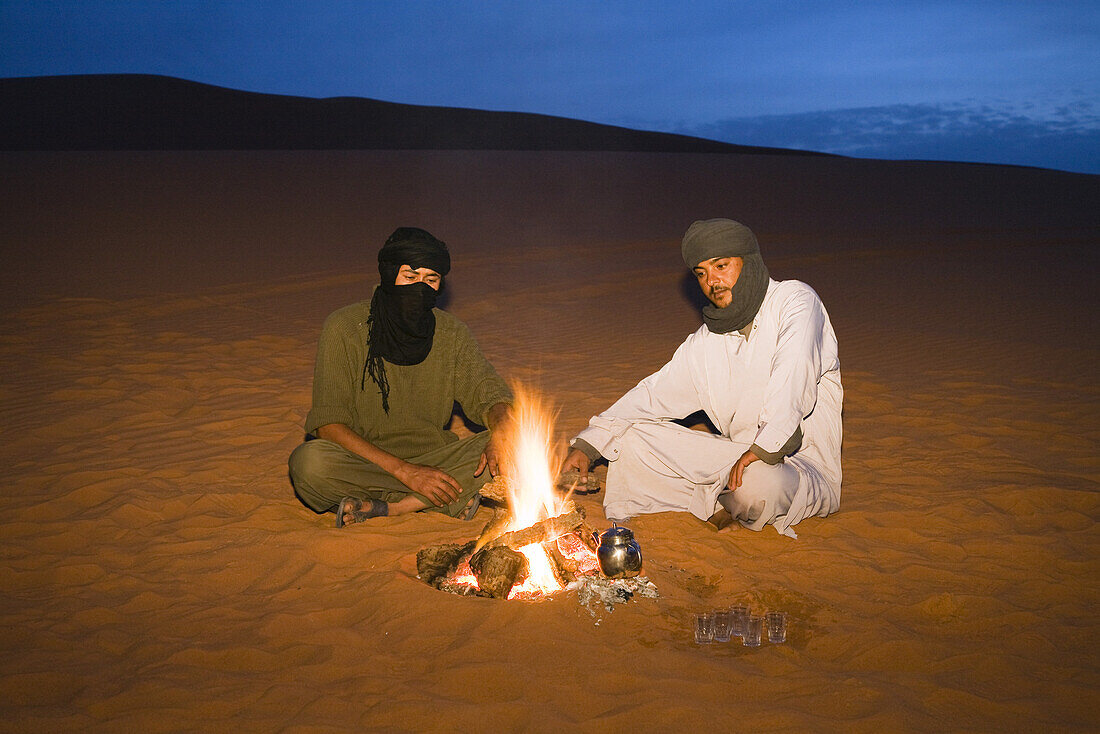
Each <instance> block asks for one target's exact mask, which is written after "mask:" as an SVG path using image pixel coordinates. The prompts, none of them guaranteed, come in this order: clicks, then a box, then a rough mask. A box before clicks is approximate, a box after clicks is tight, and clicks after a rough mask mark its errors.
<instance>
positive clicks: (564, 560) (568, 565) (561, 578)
mask: <svg viewBox="0 0 1100 734" xmlns="http://www.w3.org/2000/svg"><path fill="white" fill-rule="evenodd" d="M542 547H543V548H544V549H545V550H546V555H547V556H548V557H549V558H550V564H551V565H552V566H553V567H554V576H556V577H557V579H558V583H559V584H561V585H562V586H568V585H569V584H571V583H573V582H574V581H576V580H577V571H578V569H577V564H576V563H575V562H574V561H573V560H572V559H571V558H568V557H567V556H566V555H565V554H564V553H562V552H561V548H559V547H558V541H557V540H548V541H546V542H545V543H543V544H542Z"/></svg>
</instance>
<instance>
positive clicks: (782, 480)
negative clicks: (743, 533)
mask: <svg viewBox="0 0 1100 734" xmlns="http://www.w3.org/2000/svg"><path fill="white" fill-rule="evenodd" d="M798 481H799V480H798V470H797V469H795V468H794V467H792V466H789V465H787V464H775V465H768V464H764V463H763V462H759V461H757V462H753V463H752V464H750V465H749V466H748V467H746V468H745V473H744V474H743V476H742V481H741V486H740V487H738V488H737V489H736V490H734V491H733V492H732V493H729V494H726V495H723V496H722V497H720V498H719V500H720V502H721V504H722V506H723V507H725V508H726V509H727V510H729V512H730V514H731V515H733V516H734V517H735V518H737V519H739V520H742V521H745V522H750V523H759V524H760V525H764V524H766V523H768V522H771V521H772V520H773V519H775V517H777V516H779V515H783V514H785V513H786V512H787V510H788V509H789V508H790V506H791V500H792V499H793V497H794V494H795V492H796V491H797V489H798ZM761 520H763V522H760V521H761Z"/></svg>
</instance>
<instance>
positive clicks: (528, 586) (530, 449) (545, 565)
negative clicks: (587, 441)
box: [504, 382, 565, 599]
mask: <svg viewBox="0 0 1100 734" xmlns="http://www.w3.org/2000/svg"><path fill="white" fill-rule="evenodd" d="M512 391H513V392H514V393H515V396H516V400H515V403H514V404H513V406H512V413H511V422H510V425H509V426H508V427H507V428H506V431H507V441H506V442H505V445H506V446H507V449H506V454H505V457H504V465H505V473H506V475H507V476H508V477H510V478H511V479H512V480H513V481H511V482H509V488H508V493H509V495H510V497H509V504H510V506H511V508H512V522H511V524H510V525H509V527H508V530H522V529H523V528H526V527H529V526H531V525H533V524H535V523H536V522H538V521H539V520H545V519H546V518H548V517H554V516H556V515H559V514H561V513H562V511H563V510H564V509H565V501H564V498H562V497H559V496H558V494H557V493H556V492H555V491H554V479H555V477H557V475H558V467H559V466H561V461H562V458H563V457H562V455H561V453H560V451H559V450H557V448H556V444H555V441H554V431H553V427H554V420H555V419H556V418H557V411H556V410H554V409H553V408H552V407H551V406H549V405H548V404H546V402H545V401H543V399H542V398H541V397H540V396H539V395H538V394H536V393H535V392H534V391H532V390H530V389H528V388H526V387H524V386H523V385H522V384H520V383H518V382H516V383H513V384H512ZM519 551H520V552H521V553H523V555H525V556H527V562H528V564H529V565H530V567H531V575H530V576H529V577H528V579H527V580H526V581H524V582H523V583H522V584H518V585H516V586H515V587H514V588H513V589H512V593H511V594H509V595H508V598H509V599H512V598H516V597H527V596H532V595H538V594H552V593H554V592H555V591H560V590H561V588H562V586H561V583H560V582H559V581H558V578H557V576H556V575H555V574H554V568H553V565H552V564H551V562H550V559H549V557H547V555H546V550H545V549H544V548H543V547H542V546H541V545H539V544H538V543H534V544H532V545H528V546H524V547H523V548H520V549H519Z"/></svg>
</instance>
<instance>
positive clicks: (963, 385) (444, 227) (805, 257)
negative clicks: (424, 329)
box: [0, 152, 1100, 732]
mask: <svg viewBox="0 0 1100 734" xmlns="http://www.w3.org/2000/svg"><path fill="white" fill-rule="evenodd" d="M0 165H2V172H3V176H2V177H0V179H2V181H3V184H2V190H0V194H2V195H3V196H2V199H3V201H4V202H5V203H4V204H3V209H2V210H0V214H2V218H0V222H2V227H3V231H2V235H3V242H4V248H5V258H4V259H5V262H6V265H5V268H4V271H5V272H4V273H3V275H2V276H0V285H2V286H3V297H2V298H0V306H2V311H0V376H2V377H0V405H2V406H3V413H4V416H5V420H4V425H3V429H2V430H3V440H2V444H0V445H2V449H0V451H2V454H0V456H2V458H3V464H4V466H5V467H6V468H7V471H6V486H7V489H6V491H4V492H3V493H2V494H0V518H2V520H0V552H2V553H3V558H4V562H3V564H2V569H0V573H2V574H3V576H2V579H3V580H2V583H0V594H2V597H0V598H2V603H0V615H2V617H0V622H2V624H0V629H2V630H3V632H2V633H0V634H2V641H0V673H2V676H3V677H2V679H0V721H2V722H3V723H2V724H0V729H2V730H5V731H20V732H57V731H145V732H158V731H166V732H167V731H226V730H230V728H232V730H239V731H257V732H261V731H262V732H267V731H293V732H336V731H352V730H355V731H375V730H377V731H494V732H498V731H558V730H563V729H569V730H579V731H600V732H611V731H691V730H695V729H698V728H700V727H704V726H711V727H713V728H714V730H721V731H725V730H731V731H732V730H735V731H742V730H743V731H752V730H765V731H843V732H850V731H851V732H883V731H936V732H938V731H988V732H1001V731H1082V732H1083V731H1095V730H1097V729H1098V728H1100V704H1098V697H1097V689H1098V687H1100V666H1098V664H1097V654H1096V653H1097V650H1098V649H1100V647H1098V636H1097V629H1098V626H1097V615H1096V611H1095V610H1096V609H1097V608H1098V606H1100V564H1098V554H1097V551H1098V548H1100V543H1098V541H1100V537H1098V534H1097V528H1096V521H1097V518H1098V517H1100V501H1098V498H1100V494H1098V490H1100V483H1098V478H1100V460H1098V456H1100V452H1098V451H1097V449H1098V440H1100V419H1098V417H1097V408H1098V407H1100V383H1098V380H1097V372H1096V364H1097V357H1098V355H1100V343H1098V331H1097V329H1096V326H1095V323H1096V316H1097V312H1096V307H1095V303H1096V300H1095V295H1094V288H1095V285H1094V281H1095V259H1096V258H1095V255H1094V252H1095V248H1096V246H1097V239H1098V236H1100V230H1098V229H1097V227H1096V219H1095V215H1093V214H1090V213H1088V212H1086V211H1084V208H1083V207H1082V202H1081V201H1080V200H1075V199H1074V198H1073V197H1074V196H1077V197H1079V198H1080V197H1081V196H1082V194H1081V192H1082V191H1084V192H1085V193H1086V194H1088V193H1089V192H1095V191H1096V189H1097V184H1096V178H1097V177H1063V176H1060V175H1058V174H1052V173H1049V172H1042V171H1026V170H1024V169H1006V168H997V167H967V166H954V167H947V166H938V167H937V166H934V165H924V164H888V163H882V162H860V161H844V160H839V159H831V160H830V159H822V160H804V159H780V158H771V157H767V156H761V157H745V158H744V159H740V158H738V157H736V156H727V157H722V156H705V155H663V154H647V155H631V154H568V153H507V154H506V153H409V152H390V153H368V152H357V153H341V152H312V153H310V152H301V153H263V152H255V153H247V154H245V153H240V154H235V153H228V152H223V153H202V152H192V153H18V154H15V153H5V154H0ZM947 179H951V180H950V181H948V180H947ZM937 182H942V183H943V186H942V187H941V186H939V185H938V183H937ZM982 186H984V187H985V188H982ZM1058 186H1062V187H1063V188H1064V189H1065V191H1068V192H1069V193H1065V191H1063V190H1062V189H1058V188H1057V187H1058ZM974 187H977V188H978V189H980V191H978V193H976V194H975V195H974V197H973V198H971V199H969V200H965V201H961V202H960V201H958V200H957V199H956V198H954V195H953V194H952V192H957V191H959V190H966V189H968V188H969V189H974ZM998 187H1001V188H1000V189H998ZM998 190H1001V191H1002V192H1005V196H1004V197H999V196H997V195H996V192H997V191H998ZM1052 191H1053V192H1056V193H1054V194H1052V193H1051V192H1052ZM1028 197H1031V198H1030V199H1029V198H1028ZM1044 197H1049V202H1048V201H1047V199H1044ZM1086 198H1087V197H1086ZM1021 202H1022V203H1021ZM1048 203H1049V206H1048V205H1047V204H1048ZM1041 212H1048V213H1050V214H1049V219H1048V220H1042V214H1041ZM1051 212H1052V213H1051ZM1074 212H1077V213H1078V215H1079V216H1077V218H1076V219H1074V218H1073V217H1071V216H1068V215H1072V214H1073V213H1074ZM1067 213H1068V214H1067ZM712 216H731V217H734V218H739V219H742V220H743V221H745V222H746V223H748V224H750V226H754V228H755V229H756V230H757V232H758V234H759V235H760V240H761V243H762V248H763V252H764V256H765V259H766V261H767V262H768V263H769V265H770V267H771V270H772V273H773V275H774V276H775V277H778V278H798V279H800V280H804V281H805V282H807V283H809V284H811V285H812V286H813V287H814V288H815V289H816V290H817V291H818V292H819V293H820V295H821V297H822V299H823V300H824V302H825V304H826V306H827V308H828V309H829V311H830V313H831V315H832V319H833V323H834V326H835V329H836V332H837V336H838V339H839V342H840V348H841V360H842V367H843V377H844V384H845V388H846V401H845V415H844V418H845V442H844V470H845V478H844V489H843V499H842V504H841V511H840V512H839V513H838V514H836V515H834V516H832V517H829V518H823V519H822V518H812V519H809V520H806V521H804V522H802V523H801V524H799V525H798V526H797V528H796V529H797V532H798V534H799V538H798V539H797V540H792V539H789V538H785V537H781V536H779V535H778V534H776V533H775V532H774V531H773V530H771V529H767V530H765V531H764V532H761V533H753V532H750V531H747V530H743V529H738V530H732V531H724V532H716V531H715V530H714V529H712V528H711V527H709V526H707V525H705V524H702V523H700V522H698V521H697V520H695V519H694V518H692V517H691V516H689V515H686V514H672V513H666V514H660V515H653V516H647V517H641V518H638V519H637V520H636V521H634V522H633V523H632V528H633V529H634V531H635V533H636V536H637V539H638V540H639V542H640V544H641V546H642V549H643V553H644V556H645V571H646V573H647V575H648V576H649V577H650V578H651V579H652V580H653V582H654V583H655V584H656V585H657V587H658V590H659V593H660V597H659V598H658V599H656V600H651V599H640V600H635V601H632V602H630V603H628V604H624V605H620V606H618V607H616V608H615V609H614V611H607V610H606V609H603V608H595V609H589V608H586V607H583V606H580V605H579V604H578V602H577V599H576V596H575V595H572V594H561V595H559V596H557V597H554V598H552V599H550V600H547V601H543V602H540V603H517V602H501V601H494V600H487V599H475V598H462V597H456V596H452V595H448V594H444V593H442V592H439V591H436V590H434V589H432V588H430V587H428V586H427V585H425V584H424V583H422V582H420V581H419V580H417V578H416V569H415V554H416V551H417V550H418V549H420V548H422V547H425V546H428V545H434V544H437V543H441V542H464V541H466V540H468V539H470V538H472V537H474V536H475V535H476V534H477V532H478V530H479V529H480V527H481V525H482V524H483V523H484V521H486V520H488V517H489V515H488V511H487V510H484V509H483V510H482V511H480V512H479V514H478V517H477V518H476V519H475V520H474V521H471V522H462V521H460V520H455V519H451V518H446V517H441V516H437V515H415V516H405V517H400V518H385V519H379V520H376V521H372V522H371V523H369V525H367V526H364V527H354V528H348V529H344V530H337V529H335V528H334V527H333V526H332V516H331V515H325V516H317V515H314V514H313V513H312V512H310V511H308V510H307V509H306V508H305V507H303V506H302V505H301V504H300V503H298V501H297V500H296V499H295V498H294V496H293V494H292V492H291V488H290V486H289V483H288V481H287V477H286V457H287V455H288V454H289V453H290V451H291V450H292V449H293V448H294V447H295V446H296V445H297V443H298V442H299V441H300V440H301V438H302V423H303V419H304V417H305V414H306V412H307V411H308V409H309V399H310V382H311V375H312V366H313V357H314V349H315V345H316V339H317V334H318V330H319V327H320V323H321V320H322V319H323V318H324V316H325V315H326V314H327V313H328V312H330V311H332V310H334V309H335V308H337V307H339V306H341V305H344V304H346V303H349V302H351V301H354V300H358V299H360V298H362V297H364V296H365V295H366V294H367V293H369V289H370V287H371V285H372V284H373V283H374V282H376V279H377V274H376V270H375V269H374V265H373V255H374V252H375V248H376V247H377V244H378V243H380V242H381V240H382V239H384V237H385V236H386V234H388V232H389V231H390V230H392V229H393V228H394V227H396V226H398V225H405V224H414V225H419V226H424V227H426V228H428V229H430V230H432V231H433V232H435V233H436V234H437V235H439V236H440V237H442V238H443V239H445V240H447V241H448V242H449V243H450V244H451V246H452V250H453V253H454V270H453V272H452V276H451V277H450V279H449V282H448V301H447V307H448V308H449V309H450V310H451V311H452V312H454V313H455V314H456V315H457V316H459V317H460V318H461V319H463V320H464V321H466V322H467V323H468V324H469V326H470V327H471V328H472V330H473V332H474V334H475V335H476V337H477V339H478V341H479V342H480V344H481V345H482V347H483V349H484V351H485V352H486V354H487V355H488V356H489V357H490V359H491V360H492V361H493V362H494V364H496V365H497V367H498V369H499V370H500V371H501V372H502V374H504V375H505V376H506V377H508V378H509V379H518V380H523V381H525V382H526V383H527V384H529V385H533V386H535V387H537V388H538V389H539V390H541V391H542V392H543V393H544V394H545V395H546V396H548V397H549V398H550V399H552V400H553V401H554V402H555V403H556V404H557V405H558V406H559V407H560V410H561V412H560V417H559V420H558V430H559V434H560V436H561V438H562V439H563V440H564V438H566V437H567V435H571V433H572V432H575V431H576V430H578V429H579V428H581V427H582V426H583V425H584V423H585V421H586V420H587V418H588V417H589V416H590V415H591V414H593V413H595V412H598V411H599V410H601V409H602V408H604V407H606V406H607V405H608V404H609V403H610V402H612V401H613V400H614V399H616V398H617V397H618V396H619V395H620V394H621V393H622V392H623V391H625V390H626V389H628V388H629V387H631V386H632V385H633V384H634V383H635V382H637V380H639V379H641V378H642V377H644V376H645V375H647V374H648V373H650V372H651V371H653V370H654V369H656V368H657V367H659V366H660V365H661V364H662V363H663V362H664V361H665V360H666V359H667V357H668V356H669V355H670V354H671V352H672V350H673V349H674V348H675V347H676V345H677V344H679V342H680V341H681V340H682V339H683V338H684V336H686V334H688V333H689V332H690V331H692V330H693V329H695V328H696V327H697V325H698V323H699V315H698V312H697V310H696V305H695V303H694V301H693V298H694V296H693V294H692V293H691V290H690V285H689V284H688V285H685V280H684V278H683V268H682V263H681V262H680V261H679V252H678V241H679V240H678V237H679V234H680V233H681V232H682V230H683V229H684V228H685V227H686V225H687V224H688V223H690V221H691V220H692V219H695V218H703V217H712ZM1021 219H1022V220H1030V221H1033V222H1034V226H1030V227H1028V226H1025V224H1026V222H1023V223H1022V222H1021V221H1019V220H1021ZM365 243H367V244H365ZM456 428H457V429H458V430H466V429H465V426H456ZM579 501H580V504H582V505H583V506H584V507H585V508H586V510H587V511H588V513H589V517H590V518H591V519H592V521H593V523H594V524H595V525H597V526H605V525H606V523H605V520H604V516H603V513H602V507H601V505H600V496H599V495H597V496H595V497H585V498H581V499H580V500H579ZM735 601H746V602H749V603H750V604H751V605H752V606H753V608H754V609H759V610H763V609H766V608H781V609H785V610H786V611H788V612H789V614H790V620H791V621H790V625H791V632H790V639H789V641H788V642H787V643H786V644H784V645H764V646H763V647H761V648H759V649H755V650H753V649H748V648H745V647H742V646H740V645H737V644H732V643H731V644H725V645H714V646H708V647H700V646H696V645H695V644H694V643H693V641H692V639H691V635H690V630H689V619H690V615H691V613H692V612H695V611H700V610H704V609H707V608H710V607H715V606H718V605H727V604H730V603H733V602H735Z"/></svg>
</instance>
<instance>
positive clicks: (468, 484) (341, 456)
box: [287, 431, 489, 517]
mask: <svg viewBox="0 0 1100 734" xmlns="http://www.w3.org/2000/svg"><path fill="white" fill-rule="evenodd" d="M488 443H489V431H482V432H481V433H475V434H474V435H472V436H469V437H467V438H464V439H461V440H459V441H455V442H453V443H449V444H446V445H445V446H440V447H439V448H437V449H433V450H431V451H429V452H428V453H426V454H422V455H420V456H417V457H414V458H412V459H409V462H410V463H413V464H423V465H424V466H434V467H436V468H438V469H442V470H443V471H445V472H447V473H448V474H450V475H451V476H452V477H454V478H455V480H456V481H457V482H458V483H459V484H460V485H462V494H461V495H459V497H458V499H456V500H455V501H454V502H451V503H450V504H447V505H443V506H441V507H440V506H436V505H435V503H433V502H432V501H431V500H429V499H428V498H427V497H425V496H424V495H422V494H420V493H418V492H413V491H412V490H410V489H409V488H408V487H406V486H405V485H404V484H402V483H401V482H400V480H398V479H397V477H395V476H393V475H392V474H390V473H389V472H387V471H385V470H383V469H382V468H381V467H380V466H378V465H377V464H373V463H371V462H369V461H367V460H366V459H364V458H363V457H362V456H360V455H359V454H356V453H353V452H351V451H348V450H347V449H345V448H344V447H343V446H341V445H339V444H337V443H333V442H332V441H325V440H324V439H320V438H318V439H314V440H312V441H306V442H305V443H303V444H302V445H301V446H299V447H298V448H296V449H294V451H293V453H291V454H290V460H289V461H288V462H287V463H288V464H289V467H290V481H291V483H292V484H293V485H294V491H295V493H296V494H297V495H298V498H299V499H300V500H302V502H303V503H304V504H305V505H306V506H307V507H309V508H310V509H311V510H313V511H314V512H335V511H336V508H337V507H338V506H339V504H340V500H342V499H343V498H344V497H355V498H357V499H361V500H368V499H375V500H382V501H383V502H397V501H398V500H402V499H404V498H405V497H408V496H409V495H412V496H414V497H418V498H420V499H421V500H423V501H424V503H425V504H426V505H427V506H428V507H427V509H429V510H434V511H435V512H442V513H445V514H447V515H450V516H451V517H457V516H458V515H459V513H461V512H462V510H464V509H465V508H466V505H468V504H469V503H470V500H471V499H472V498H473V496H474V495H475V494H476V493H477V491H478V490H479V489H481V487H482V485H484V484H485V482H487V481H488V480H489V471H488V470H485V471H484V472H482V473H481V476H480V477H475V476H474V472H475V471H477V465H478V462H479V461H480V460H481V454H482V452H484V451H485V447H486V445H488Z"/></svg>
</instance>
